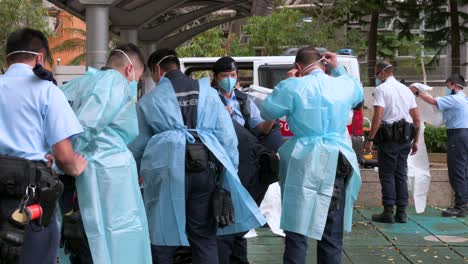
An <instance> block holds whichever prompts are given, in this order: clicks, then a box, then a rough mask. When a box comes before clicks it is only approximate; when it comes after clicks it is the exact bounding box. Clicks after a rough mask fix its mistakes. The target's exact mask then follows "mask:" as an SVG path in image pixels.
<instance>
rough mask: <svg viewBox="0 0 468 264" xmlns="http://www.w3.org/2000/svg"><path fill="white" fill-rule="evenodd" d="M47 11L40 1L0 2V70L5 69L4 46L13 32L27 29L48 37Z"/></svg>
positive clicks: (15, 0)
mask: <svg viewBox="0 0 468 264" xmlns="http://www.w3.org/2000/svg"><path fill="white" fill-rule="evenodd" d="M47 18H48V15H47V9H46V8H44V7H43V5H42V1H41V0H25V1H23V0H0V49H1V50H2V51H1V53H0V68H2V69H4V68H5V64H4V63H5V54H4V50H5V46H6V41H7V38H8V35H9V34H10V33H12V32H13V31H15V30H17V29H20V28H24V27H29V28H33V29H37V30H40V31H42V32H43V33H45V34H46V35H50V34H51V33H52V32H51V31H50V30H49V26H48V21H47Z"/></svg>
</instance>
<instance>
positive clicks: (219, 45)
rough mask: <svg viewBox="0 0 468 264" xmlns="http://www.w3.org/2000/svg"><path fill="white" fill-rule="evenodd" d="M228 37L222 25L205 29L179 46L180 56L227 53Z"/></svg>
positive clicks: (222, 54)
mask: <svg viewBox="0 0 468 264" xmlns="http://www.w3.org/2000/svg"><path fill="white" fill-rule="evenodd" d="M226 43H227V39H226V37H225V36H224V32H223V31H222V30H221V28H220V27H215V28H212V29H210V30H208V31H205V32H203V33H201V34H199V35H198V36H196V37H194V38H193V39H192V40H190V41H188V42H186V43H185V44H183V45H182V46H180V47H178V48H177V53H178V55H179V56H180V57H217V56H224V55H227V50H226Z"/></svg>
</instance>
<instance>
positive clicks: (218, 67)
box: [213, 56, 237, 73]
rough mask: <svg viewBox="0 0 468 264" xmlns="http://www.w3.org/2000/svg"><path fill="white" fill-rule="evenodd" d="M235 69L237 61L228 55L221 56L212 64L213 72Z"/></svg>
mask: <svg viewBox="0 0 468 264" xmlns="http://www.w3.org/2000/svg"><path fill="white" fill-rule="evenodd" d="M236 70H237V63H236V61H235V60H234V59H233V58H231V57H229V56H226V57H221V58H220V59H219V60H217V61H216V62H215V64H214V65H213V72H214V73H218V72H232V71H236Z"/></svg>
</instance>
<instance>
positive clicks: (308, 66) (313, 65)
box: [300, 57, 325, 75]
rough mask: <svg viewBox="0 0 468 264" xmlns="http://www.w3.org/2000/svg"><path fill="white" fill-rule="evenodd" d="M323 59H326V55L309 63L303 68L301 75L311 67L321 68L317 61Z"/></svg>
mask: <svg viewBox="0 0 468 264" xmlns="http://www.w3.org/2000/svg"><path fill="white" fill-rule="evenodd" d="M323 59H325V57H322V58H321V59H320V60H317V61H315V62H313V63H311V64H309V65H307V66H306V67H305V68H304V69H302V71H301V73H300V74H301V75H304V73H305V72H306V71H308V70H310V69H314V68H320V66H318V65H316V64H317V63H319V62H321V61H322V60H323Z"/></svg>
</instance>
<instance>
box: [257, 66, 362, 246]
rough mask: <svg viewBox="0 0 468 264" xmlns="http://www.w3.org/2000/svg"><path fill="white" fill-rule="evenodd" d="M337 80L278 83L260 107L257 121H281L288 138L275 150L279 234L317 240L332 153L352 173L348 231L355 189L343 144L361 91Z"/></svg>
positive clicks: (331, 177)
mask: <svg viewBox="0 0 468 264" xmlns="http://www.w3.org/2000/svg"><path fill="white" fill-rule="evenodd" d="M345 72H346V71H345V70H344V68H343V67H342V66H340V67H338V68H337V71H335V74H336V76H338V75H342V76H340V77H338V78H334V77H330V76H327V75H326V74H325V73H324V72H323V71H321V70H315V71H313V72H312V73H311V74H310V75H308V76H305V77H302V78H289V79H287V80H284V81H282V82H280V83H279V84H278V85H277V86H276V87H275V88H274V90H273V92H272V94H271V95H269V96H268V97H267V98H266V99H265V101H264V102H263V103H262V104H261V105H260V110H261V113H262V116H263V117H264V118H265V119H266V120H273V119H276V118H280V117H283V116H286V119H287V122H288V125H289V127H290V129H291V131H292V132H293V133H294V137H293V138H291V139H289V140H288V141H287V142H286V143H285V144H283V146H282V147H281V148H280V150H279V154H280V185H281V192H282V214H281V228H282V229H284V230H287V231H291V232H295V233H299V234H303V235H306V236H308V237H311V238H314V239H317V240H320V239H321V238H322V234H323V230H324V228H325V224H326V219H327V215H328V209H329V206H330V201H331V196H332V192H333V186H334V182H335V175H336V167H337V160H338V153H339V152H340V151H341V152H342V153H343V155H345V156H346V158H347V159H348V161H350V163H351V164H352V166H353V168H354V173H353V175H352V177H351V178H350V180H349V182H348V185H347V189H346V207H345V220H344V229H345V231H351V224H352V212H353V204H354V201H356V199H357V196H358V193H359V189H360V187H361V177H360V173H359V166H358V162H357V158H356V155H355V153H354V151H353V149H352V147H351V146H350V144H349V142H348V141H346V139H345V133H346V125H347V122H348V117H349V111H350V109H352V108H353V107H354V106H356V105H357V104H358V103H360V102H361V101H362V100H363V90H362V86H361V85H360V83H359V82H358V81H357V80H354V79H352V78H351V77H349V76H348V75H346V74H343V73H345Z"/></svg>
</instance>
